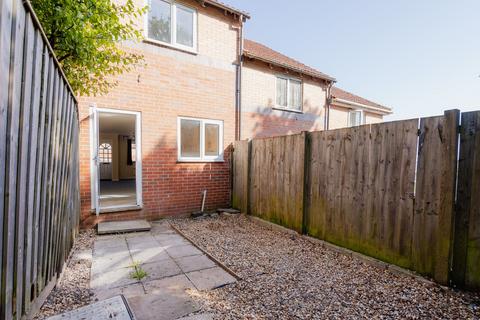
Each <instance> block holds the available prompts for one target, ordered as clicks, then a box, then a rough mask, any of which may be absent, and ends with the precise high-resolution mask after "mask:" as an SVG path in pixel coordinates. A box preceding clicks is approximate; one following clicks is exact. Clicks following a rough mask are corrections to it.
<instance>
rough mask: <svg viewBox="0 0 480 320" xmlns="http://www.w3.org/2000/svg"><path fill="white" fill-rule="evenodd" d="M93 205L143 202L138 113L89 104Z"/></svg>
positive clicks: (98, 208) (116, 207) (107, 207)
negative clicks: (90, 115)
mask: <svg viewBox="0 0 480 320" xmlns="http://www.w3.org/2000/svg"><path fill="white" fill-rule="evenodd" d="M91 113H92V117H91V119H92V126H91V128H92V130H91V141H92V144H91V145H92V170H91V171H92V199H93V201H92V209H94V210H95V212H96V213H97V214H99V213H101V212H111V211H120V210H132V209H136V208H140V207H141V206H142V181H141V177H142V171H141V168H142V163H141V162H142V159H141V150H140V149H141V143H140V141H141V140H140V139H141V133H140V123H141V122H140V121H141V119H140V113H138V112H129V111H123V110H113V109H100V108H96V107H92V109H91Z"/></svg>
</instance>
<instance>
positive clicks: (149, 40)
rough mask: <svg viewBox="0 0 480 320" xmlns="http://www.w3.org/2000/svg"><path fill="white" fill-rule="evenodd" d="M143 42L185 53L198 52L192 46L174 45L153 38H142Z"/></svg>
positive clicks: (195, 53)
mask: <svg viewBox="0 0 480 320" xmlns="http://www.w3.org/2000/svg"><path fill="white" fill-rule="evenodd" d="M143 42H145V43H148V44H153V45H156V46H159V47H166V48H170V49H174V50H178V51H182V52H185V53H190V54H194V55H197V54H198V51H197V50H195V49H193V48H188V47H182V46H179V45H175V44H171V43H167V42H162V41H158V40H154V39H149V38H145V39H143Z"/></svg>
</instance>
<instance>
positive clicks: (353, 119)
mask: <svg viewBox="0 0 480 320" xmlns="http://www.w3.org/2000/svg"><path fill="white" fill-rule="evenodd" d="M361 124H362V113H361V112H360V111H351V112H350V126H352V127H353V126H359V125H361Z"/></svg>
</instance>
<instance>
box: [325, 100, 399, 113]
mask: <svg viewBox="0 0 480 320" xmlns="http://www.w3.org/2000/svg"><path fill="white" fill-rule="evenodd" d="M333 101H334V102H338V103H339V105H340V106H341V107H343V106H345V107H348V106H354V107H358V108H361V109H366V110H369V111H373V112H376V113H380V114H384V115H388V114H392V113H393V111H392V109H390V108H385V109H383V108H378V107H372V106H368V105H366V104H361V103H357V102H353V101H349V100H345V99H340V98H334V99H333Z"/></svg>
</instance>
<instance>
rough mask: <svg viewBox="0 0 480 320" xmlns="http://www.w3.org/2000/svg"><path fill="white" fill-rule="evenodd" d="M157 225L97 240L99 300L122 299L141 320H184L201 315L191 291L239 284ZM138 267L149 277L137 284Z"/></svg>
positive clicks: (93, 284) (94, 284)
mask: <svg viewBox="0 0 480 320" xmlns="http://www.w3.org/2000/svg"><path fill="white" fill-rule="evenodd" d="M152 225H153V227H152V229H151V231H149V232H141V233H130V234H122V235H102V236H97V239H96V240H95V245H94V250H93V261H92V268H91V280H90V288H91V289H92V290H93V293H94V299H96V300H103V299H108V298H111V297H112V296H116V295H119V294H122V295H123V296H124V297H125V298H126V299H127V300H128V302H129V304H130V306H131V308H132V310H133V312H134V314H135V316H136V317H137V319H180V318H182V317H186V316H190V315H191V314H192V313H195V312H197V311H198V310H199V306H198V305H197V304H196V303H195V302H194V300H193V299H192V297H191V295H190V293H189V290H210V289H213V288H217V287H220V286H223V285H225V284H228V283H232V282H234V281H235V279H234V278H233V277H232V276H230V274H228V273H227V272H226V271H224V270H223V269H221V268H220V267H218V266H217V264H216V263H215V262H214V261H212V260H211V259H210V258H209V257H207V256H206V255H205V254H203V252H201V251H200V250H199V249H197V248H196V247H195V246H193V245H192V244H191V243H190V242H188V241H187V240H186V239H185V238H183V237H182V236H181V235H179V234H178V233H177V232H176V231H175V230H173V229H172V228H171V227H170V226H169V225H168V224H164V223H153V224H152ZM133 262H138V263H139V265H140V267H141V268H142V269H143V270H144V271H145V272H146V276H145V277H144V278H143V279H141V280H137V279H133V278H132V272H133V267H132V264H133ZM186 319H190V318H186ZM191 319H210V318H209V315H202V314H197V315H195V316H194V317H193V318H191Z"/></svg>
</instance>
